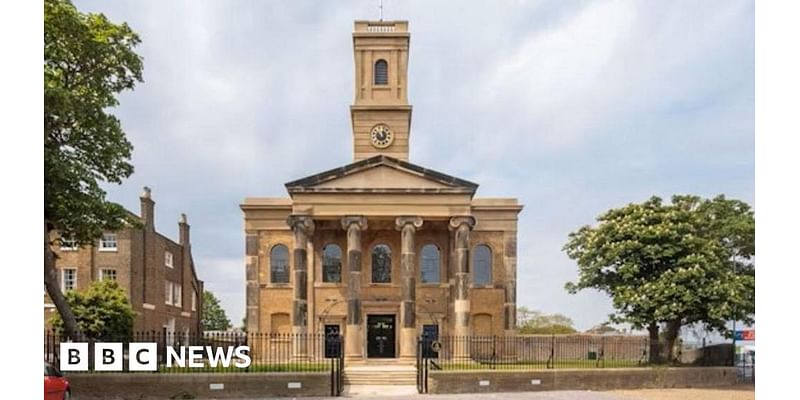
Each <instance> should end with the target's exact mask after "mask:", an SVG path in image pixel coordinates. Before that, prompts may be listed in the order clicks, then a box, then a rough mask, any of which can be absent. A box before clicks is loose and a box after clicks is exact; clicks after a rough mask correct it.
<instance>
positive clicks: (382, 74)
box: [375, 60, 389, 85]
mask: <svg viewBox="0 0 800 400" xmlns="http://www.w3.org/2000/svg"><path fill="white" fill-rule="evenodd" d="M375 84H376V85H387V84H389V64H387V63H386V60H378V61H376V62H375Z"/></svg>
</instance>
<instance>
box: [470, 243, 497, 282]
mask: <svg viewBox="0 0 800 400" xmlns="http://www.w3.org/2000/svg"><path fill="white" fill-rule="evenodd" d="M472 271H473V275H472V281H473V282H474V283H475V284H476V285H489V284H491V283H492V249H490V248H489V246H486V245H484V244H481V245H478V246H475V250H474V251H473V256H472Z"/></svg>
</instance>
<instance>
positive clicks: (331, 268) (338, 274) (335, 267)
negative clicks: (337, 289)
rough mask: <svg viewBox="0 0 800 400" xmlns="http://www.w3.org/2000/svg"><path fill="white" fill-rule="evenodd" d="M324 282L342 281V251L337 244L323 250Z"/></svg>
mask: <svg viewBox="0 0 800 400" xmlns="http://www.w3.org/2000/svg"><path fill="white" fill-rule="evenodd" d="M322 281H323V282H341V281H342V249H341V248H340V247H339V246H337V245H335V244H329V245H327V246H325V248H324V249H322Z"/></svg>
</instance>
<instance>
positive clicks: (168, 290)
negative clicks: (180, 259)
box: [164, 281, 172, 305]
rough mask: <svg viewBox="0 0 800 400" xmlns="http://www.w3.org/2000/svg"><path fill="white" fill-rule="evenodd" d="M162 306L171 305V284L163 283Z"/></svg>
mask: <svg viewBox="0 0 800 400" xmlns="http://www.w3.org/2000/svg"><path fill="white" fill-rule="evenodd" d="M164 304H169V305H172V282H170V281H164Z"/></svg>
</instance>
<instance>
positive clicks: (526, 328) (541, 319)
mask: <svg viewBox="0 0 800 400" xmlns="http://www.w3.org/2000/svg"><path fill="white" fill-rule="evenodd" d="M517 316H518V319H519V320H518V326H519V328H518V331H519V333H521V334H526V335H560V334H568V333H575V332H577V331H576V330H575V328H573V322H572V319H571V318H569V317H567V316H565V315H563V314H545V313H543V312H541V311H537V310H531V309H529V308H528V307H525V306H521V307H518V308H517Z"/></svg>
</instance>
